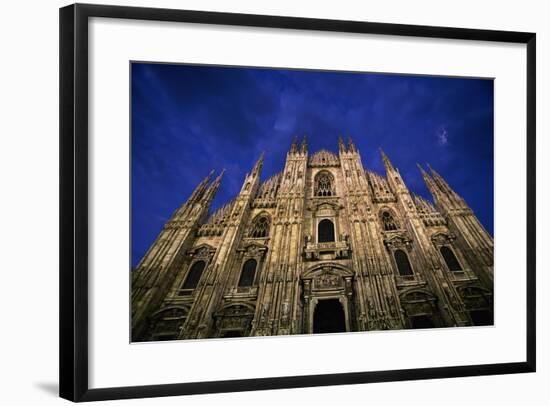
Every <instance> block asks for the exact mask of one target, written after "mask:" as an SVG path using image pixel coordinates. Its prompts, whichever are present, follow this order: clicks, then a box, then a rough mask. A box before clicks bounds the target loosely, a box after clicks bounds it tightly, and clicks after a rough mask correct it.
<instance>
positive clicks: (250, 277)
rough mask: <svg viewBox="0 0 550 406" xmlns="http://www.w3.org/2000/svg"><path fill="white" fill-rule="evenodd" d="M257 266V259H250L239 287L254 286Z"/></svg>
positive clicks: (245, 265) (242, 272)
mask: <svg viewBox="0 0 550 406" xmlns="http://www.w3.org/2000/svg"><path fill="white" fill-rule="evenodd" d="M257 264H258V263H257V262H256V260H255V259H249V260H248V261H246V262H245V263H244V265H243V269H242V271H241V277H240V278H239V286H252V285H253V284H254V276H256V266H257Z"/></svg>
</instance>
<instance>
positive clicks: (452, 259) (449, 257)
mask: <svg viewBox="0 0 550 406" xmlns="http://www.w3.org/2000/svg"><path fill="white" fill-rule="evenodd" d="M439 252H441V255H442V256H443V259H444V260H445V263H446V264H447V268H449V271H451V272H457V271H462V267H461V266H460V263H459V262H458V259H457V258H456V256H455V254H454V252H453V250H451V249H450V248H449V247H446V246H443V247H441V248H440V249H439Z"/></svg>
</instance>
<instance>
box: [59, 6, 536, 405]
mask: <svg viewBox="0 0 550 406" xmlns="http://www.w3.org/2000/svg"><path fill="white" fill-rule="evenodd" d="M535 87H536V86H535V34H534V33H523V32H507V31H486V30H476V29H464V28H450V27H428V26H412V25H396V24H383V23H369V22H360V21H337V20H319V19H308V18H295V17H283V16H264V15H243V14H230V13H218V12H203V11H183V10H167V9H151V8H137V7H118V6H99V5H82V4H78V5H70V6H67V7H64V8H62V9H61V10H60V156H61V162H60V174H61V175H60V206H61V209H60V210H61V224H60V234H61V235H60V241H61V244H60V246H61V252H60V395H61V397H63V398H66V399H69V400H72V401H93V400H105V399H122V398H139V397H154V396H171V395H185V394H199V393H215V392H225V391H247V390H260V389H276V388H296V387H305V386H322V385H341V384H355V383H369V382H383V381H400V380H411V379H430V378H446V377H462V376H472V375H489V374H509V373H520V372H534V371H535V358H536V356H535Z"/></svg>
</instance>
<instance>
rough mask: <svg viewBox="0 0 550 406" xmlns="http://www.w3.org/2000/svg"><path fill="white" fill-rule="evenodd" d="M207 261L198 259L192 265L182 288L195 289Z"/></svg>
mask: <svg viewBox="0 0 550 406" xmlns="http://www.w3.org/2000/svg"><path fill="white" fill-rule="evenodd" d="M205 266H206V263H205V262H204V261H197V262H195V263H194V264H193V266H191V269H190V270H189V273H188V274H187V278H185V282H183V285H182V287H181V288H182V289H195V288H196V287H197V285H198V283H199V281H200V280H201V276H202V272H203V271H204V267H205Z"/></svg>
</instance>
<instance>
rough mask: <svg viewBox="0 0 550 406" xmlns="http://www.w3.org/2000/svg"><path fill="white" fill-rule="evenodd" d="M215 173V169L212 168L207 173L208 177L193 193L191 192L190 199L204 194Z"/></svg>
mask: <svg viewBox="0 0 550 406" xmlns="http://www.w3.org/2000/svg"><path fill="white" fill-rule="evenodd" d="M213 174H214V169H212V170H211V171H210V173H209V174H208V175H206V177H205V178H204V179H203V180H202V181H201V182H200V183H199V184H198V185H197V187H196V188H195V190H193V193H191V196H190V197H189V200H188V201H192V200H195V199H199V198H200V197H201V196H202V194H203V193H204V191H205V189H206V186H207V185H208V182H210V179H211V178H212V175H213Z"/></svg>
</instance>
